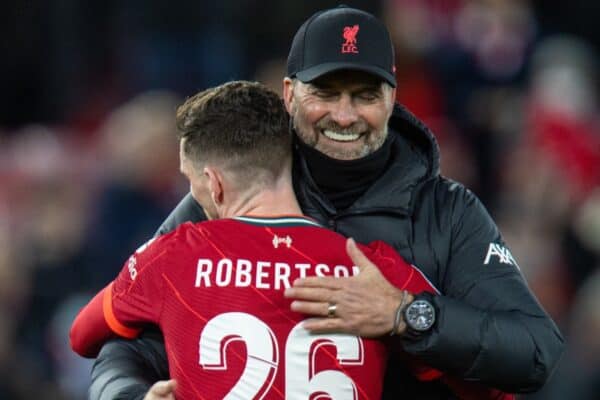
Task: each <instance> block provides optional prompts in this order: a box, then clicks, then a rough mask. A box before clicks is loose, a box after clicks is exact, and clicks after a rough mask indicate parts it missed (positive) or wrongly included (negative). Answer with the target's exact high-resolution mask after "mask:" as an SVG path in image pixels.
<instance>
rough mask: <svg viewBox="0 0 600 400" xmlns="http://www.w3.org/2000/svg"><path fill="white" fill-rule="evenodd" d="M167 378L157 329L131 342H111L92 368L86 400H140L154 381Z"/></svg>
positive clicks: (119, 340)
mask: <svg viewBox="0 0 600 400" xmlns="http://www.w3.org/2000/svg"><path fill="white" fill-rule="evenodd" d="M168 378H169V371H168V364H167V358H166V352H165V348H164V343H163V341H162V336H161V335H160V332H158V330H156V331H155V330H153V331H144V333H143V334H142V335H141V337H140V338H138V339H135V340H122V339H117V340H111V341H109V342H108V343H106V344H105V345H104V347H103V348H102V350H101V351H100V354H99V355H98V358H97V359H96V362H95V363H94V366H93V368H92V384H91V386H90V392H89V400H138V399H140V400H141V399H143V397H144V395H145V394H146V392H147V391H148V390H149V389H150V387H151V386H152V384H153V383H154V382H156V381H158V380H165V379H168Z"/></svg>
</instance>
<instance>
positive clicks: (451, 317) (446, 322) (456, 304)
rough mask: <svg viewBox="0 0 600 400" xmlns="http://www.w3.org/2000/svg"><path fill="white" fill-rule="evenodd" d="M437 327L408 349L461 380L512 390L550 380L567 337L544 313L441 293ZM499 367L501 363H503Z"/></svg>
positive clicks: (406, 346)
mask: <svg viewBox="0 0 600 400" xmlns="http://www.w3.org/2000/svg"><path fill="white" fill-rule="evenodd" d="M434 302H435V304H436V306H437V308H438V310H439V312H438V320H437V322H436V325H435V328H434V330H433V331H432V332H431V333H430V334H428V335H427V336H424V337H423V338H420V339H419V340H416V341H409V340H403V347H404V349H405V351H407V352H408V353H410V354H414V355H416V356H419V357H421V358H422V359H423V360H424V361H425V362H427V363H429V364H430V365H432V366H434V367H436V368H439V369H441V370H444V371H449V372H451V373H453V374H455V375H457V376H460V377H462V378H463V379H466V380H470V381H478V382H482V383H485V384H487V385H490V386H493V387H496V388H499V389H502V390H504V391H507V392H511V393H524V392H531V391H535V390H537V389H539V388H540V387H541V386H542V385H543V384H544V383H545V382H546V380H547V378H548V376H549V375H550V373H551V372H552V369H553V368H554V366H555V365H556V362H557V360H558V358H559V357H560V354H561V352H562V348H563V339H562V337H561V335H560V333H559V332H558V330H557V329H556V327H555V326H554V324H553V323H552V321H551V320H550V319H549V318H548V317H547V316H546V315H545V314H543V313H542V314H536V315H526V314H524V313H523V312H521V311H485V310H480V309H477V308H475V307H472V306H470V305H468V304H466V303H464V302H462V301H458V300H454V299H451V298H448V297H444V296H440V297H437V298H436V299H435V301H434ZM499 366H501V367H499Z"/></svg>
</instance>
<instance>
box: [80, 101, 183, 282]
mask: <svg viewBox="0 0 600 400" xmlns="http://www.w3.org/2000/svg"><path fill="white" fill-rule="evenodd" d="M178 102H179V99H178V97H177V96H175V95H173V94H172V93H170V92H160V91H156V92H147V93H143V94H140V95H138V96H137V97H135V98H134V99H132V100H130V101H129V102H127V103H126V104H124V105H122V106H121V107H119V108H118V109H116V110H115V111H114V112H113V113H112V114H111V115H109V117H108V119H107V121H106V123H105V124H104V126H103V128H102V133H101V143H100V145H99V152H98V154H97V156H98V159H99V160H100V162H101V176H100V182H101V183H100V185H98V186H97V187H96V188H95V190H96V191H97V193H96V194H95V197H96V201H95V202H94V204H93V213H92V219H91V221H90V226H89V230H88V236H87V239H86V250H85V256H86V260H87V263H86V265H87V269H88V271H87V272H88V274H89V275H90V276H92V277H93V278H92V280H93V282H94V285H95V287H96V289H98V288H99V287H100V286H102V285H104V284H106V283H107V282H109V281H110V280H111V279H112V278H113V277H114V276H115V274H116V273H117V272H118V271H119V269H120V267H121V266H122V264H123V263H124V262H125V260H126V258H127V256H128V254H129V253H131V252H132V251H133V250H135V248H136V247H137V246H138V245H139V243H144V242H145V241H146V240H148V239H149V238H150V237H152V235H153V234H154V231H155V230H156V229H157V227H158V226H159V225H160V222H161V221H162V220H163V219H164V218H165V217H166V215H167V213H168V212H169V211H170V208H171V207H172V204H173V202H175V201H176V198H177V197H176V196H177V194H178V193H181V191H179V192H178V191H177V189H178V186H177V183H178V182H183V180H182V179H178V176H179V172H178V171H179V168H178V162H177V145H176V137H175V130H174V127H175V123H174V121H175V109H176V107H177V105H178Z"/></svg>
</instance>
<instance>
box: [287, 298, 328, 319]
mask: <svg viewBox="0 0 600 400" xmlns="http://www.w3.org/2000/svg"><path fill="white" fill-rule="evenodd" d="M290 308H291V309H292V311H295V312H298V313H301V314H307V315H314V316H319V317H327V316H328V314H329V309H328V308H329V303H323V302H314V301H292V304H291V307H290Z"/></svg>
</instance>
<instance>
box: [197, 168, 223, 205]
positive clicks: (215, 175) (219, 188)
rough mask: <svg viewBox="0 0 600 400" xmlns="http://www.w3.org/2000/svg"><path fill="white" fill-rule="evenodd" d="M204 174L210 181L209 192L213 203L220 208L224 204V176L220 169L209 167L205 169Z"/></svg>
mask: <svg viewBox="0 0 600 400" xmlns="http://www.w3.org/2000/svg"><path fill="white" fill-rule="evenodd" d="M202 173H203V174H204V176H206V178H207V179H208V190H209V192H210V197H211V199H212V201H213V202H214V203H215V206H220V205H221V204H223V198H224V193H223V175H222V174H221V172H220V171H219V170H218V169H215V168H213V167H209V166H207V167H204V170H203V171H202Z"/></svg>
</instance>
